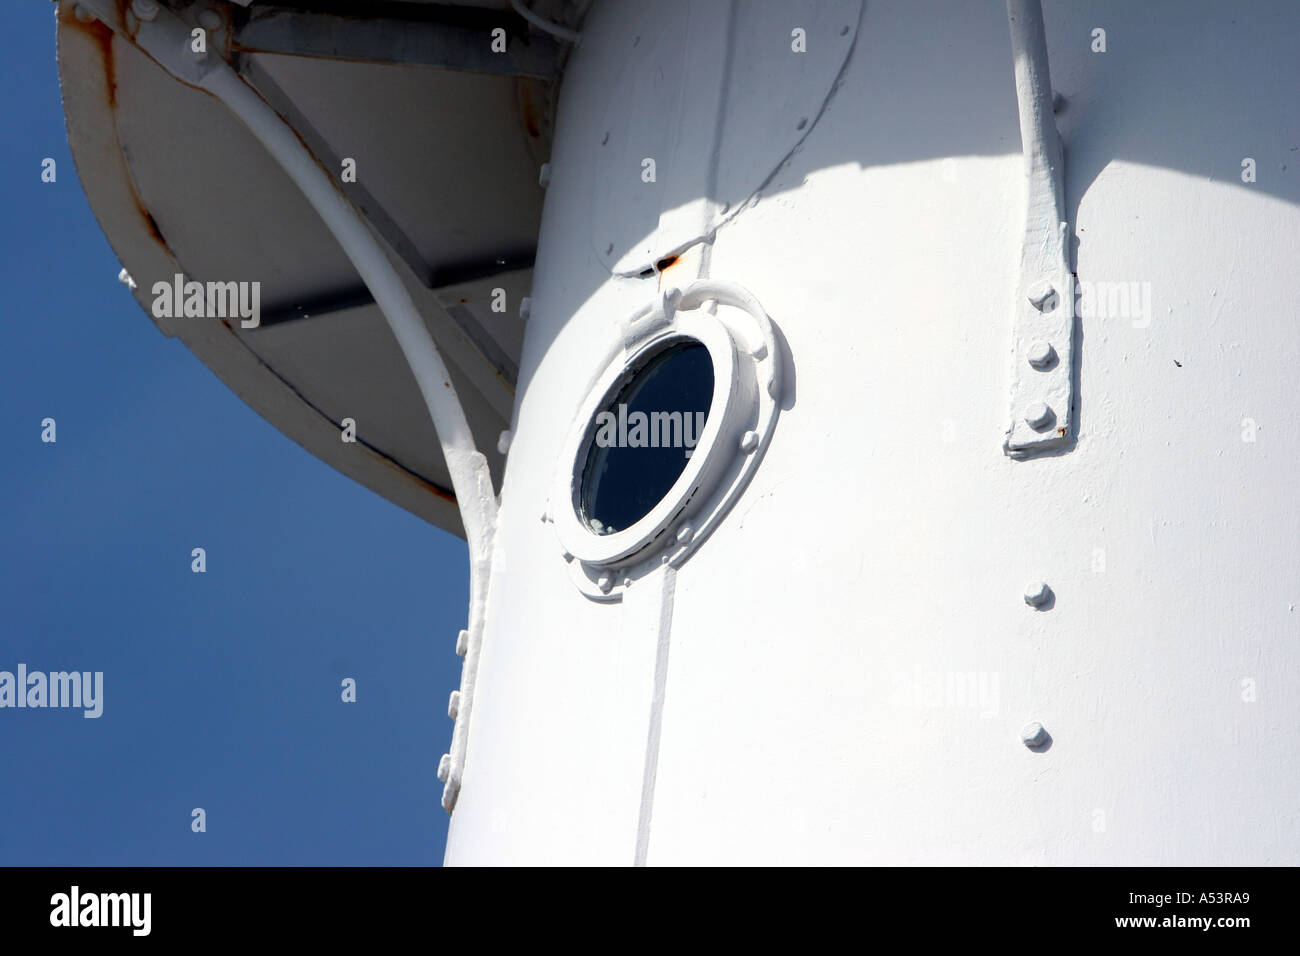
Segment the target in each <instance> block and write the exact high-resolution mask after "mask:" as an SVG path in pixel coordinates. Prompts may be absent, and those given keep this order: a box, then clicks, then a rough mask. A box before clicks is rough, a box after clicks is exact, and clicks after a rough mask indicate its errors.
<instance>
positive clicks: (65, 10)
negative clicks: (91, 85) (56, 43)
mask: <svg viewBox="0 0 1300 956" xmlns="http://www.w3.org/2000/svg"><path fill="white" fill-rule="evenodd" d="M73 9H74V7H73V6H72V5H69V6H67V7H61V8H59V11H58V18H59V23H60V24H61V25H62V27H63V28H64V29H65V30H75V31H76V32H78V33H82V34H84V35H85V36H87V37H88V38H90V40H91V41H92V42H93V43H94V44H95V45H96V46H97V47H99V56H100V59H101V60H102V62H103V65H104V88H105V92H106V94H107V98H108V108H109V110H111V111H116V110H117V75H116V71H115V70H114V68H113V31H112V30H111V29H109V26H108V24H106V23H103V22H101V21H99V20H91V21H90V22H89V23H85V22H83V21H81V20H78V19H77V15H76V14H75V13H73Z"/></svg>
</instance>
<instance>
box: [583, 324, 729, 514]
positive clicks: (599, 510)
mask: <svg viewBox="0 0 1300 956" xmlns="http://www.w3.org/2000/svg"><path fill="white" fill-rule="evenodd" d="M712 401H713V359H712V358H711V357H710V355H709V350H708V348H707V347H706V346H705V345H704V344H703V343H701V342H699V341H697V340H695V339H679V340H677V341H676V342H674V343H673V344H671V345H669V346H668V347H667V348H665V349H663V350H662V351H660V352H658V353H656V354H655V355H654V356H652V357H651V358H650V359H649V360H648V361H646V362H645V363H644V364H642V365H641V367H640V368H639V369H638V370H637V371H636V372H635V373H634V374H633V375H632V377H631V378H630V379H629V380H628V382H627V383H626V384H625V385H624V386H623V387H622V388H621V389H620V390H619V392H618V394H617V395H616V396H615V397H614V400H613V401H612V402H611V403H610V404H609V405H607V406H606V407H605V408H604V409H602V410H601V411H600V412H599V413H598V414H597V415H596V418H595V420H594V421H593V422H592V423H591V432H590V436H591V437H590V445H589V448H588V452H587V460H586V462H585V464H584V467H583V470H582V481H581V484H580V490H579V495H578V509H579V516H580V517H581V519H582V522H583V524H584V525H586V527H587V528H589V529H590V530H591V531H592V532H594V533H595V534H600V535H605V534H613V533H615V532H616V531H623V530H624V529H626V528H630V527H631V526H632V525H634V524H636V523H637V522H638V521H640V520H641V519H642V518H644V517H645V516H646V515H647V514H649V513H650V511H651V510H652V509H653V508H654V506H655V505H657V504H658V503H659V501H660V500H661V499H662V498H663V497H664V496H665V495H666V494H668V492H669V491H670V490H671V489H672V487H673V484H674V483H675V482H676V481H677V479H678V478H679V477H680V476H681V473H682V472H683V471H684V470H685V468H686V465H687V463H688V462H689V461H690V458H691V454H692V453H693V451H694V449H695V446H696V445H697V444H698V443H699V440H700V435H701V433H702V432H703V431H704V425H705V422H707V421H708V415H709V405H710V404H711V403H712Z"/></svg>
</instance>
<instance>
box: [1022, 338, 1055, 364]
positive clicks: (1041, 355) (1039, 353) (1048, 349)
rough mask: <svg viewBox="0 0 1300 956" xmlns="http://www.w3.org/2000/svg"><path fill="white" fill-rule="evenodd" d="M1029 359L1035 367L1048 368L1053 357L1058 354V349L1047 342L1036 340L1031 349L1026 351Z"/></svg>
mask: <svg viewBox="0 0 1300 956" xmlns="http://www.w3.org/2000/svg"><path fill="white" fill-rule="evenodd" d="M1025 356H1026V358H1028V359H1029V364H1030V365H1032V366H1033V367H1034V368H1047V366H1049V365H1051V364H1052V359H1053V358H1054V357H1055V356H1056V349H1054V348H1052V346H1051V345H1050V344H1049V343H1047V342H1035V343H1034V344H1033V345H1031V346H1029V351H1028V352H1026V353H1025Z"/></svg>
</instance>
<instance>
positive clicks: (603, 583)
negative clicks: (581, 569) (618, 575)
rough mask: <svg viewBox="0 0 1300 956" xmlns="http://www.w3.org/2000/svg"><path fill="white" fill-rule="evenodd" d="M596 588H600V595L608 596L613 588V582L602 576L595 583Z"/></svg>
mask: <svg viewBox="0 0 1300 956" xmlns="http://www.w3.org/2000/svg"><path fill="white" fill-rule="evenodd" d="M596 587H598V588H600V591H601V593H602V594H608V593H609V592H610V589H611V588H613V587H614V580H613V579H612V578H611V577H610V576H609V575H608V574H602V575H601V576H600V580H598V581H597V582H596Z"/></svg>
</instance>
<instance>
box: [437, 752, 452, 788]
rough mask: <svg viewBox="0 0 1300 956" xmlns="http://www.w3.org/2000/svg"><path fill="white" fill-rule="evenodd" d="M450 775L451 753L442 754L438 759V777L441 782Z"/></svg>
mask: <svg viewBox="0 0 1300 956" xmlns="http://www.w3.org/2000/svg"><path fill="white" fill-rule="evenodd" d="M450 776H451V754H443V755H442V759H441V760H439V761H438V779H439V780H441V781H442V782H443V783H446V782H447V778H448V777H450Z"/></svg>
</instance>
